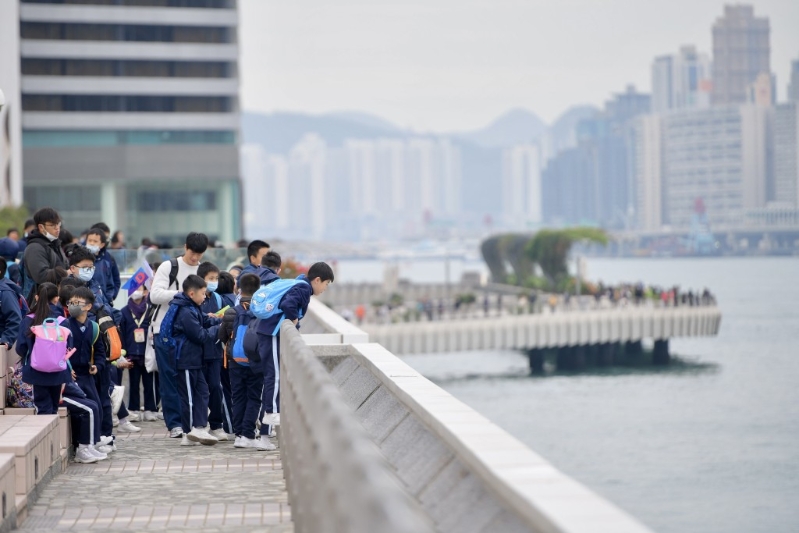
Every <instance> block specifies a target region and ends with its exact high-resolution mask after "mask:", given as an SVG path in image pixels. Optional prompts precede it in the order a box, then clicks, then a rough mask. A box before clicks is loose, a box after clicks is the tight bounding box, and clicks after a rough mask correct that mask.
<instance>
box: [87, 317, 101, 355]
mask: <svg viewBox="0 0 799 533" xmlns="http://www.w3.org/2000/svg"><path fill="white" fill-rule="evenodd" d="M91 324H92V357H91V359H90V360H89V366H94V343H96V342H97V339H98V338H99V337H100V326H98V325H97V322H95V321H94V320H92V321H91Z"/></svg>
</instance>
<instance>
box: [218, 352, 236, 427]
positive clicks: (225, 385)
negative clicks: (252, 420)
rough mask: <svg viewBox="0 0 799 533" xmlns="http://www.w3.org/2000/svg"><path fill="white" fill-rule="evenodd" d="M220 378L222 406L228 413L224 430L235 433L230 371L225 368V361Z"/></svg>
mask: <svg viewBox="0 0 799 533" xmlns="http://www.w3.org/2000/svg"><path fill="white" fill-rule="evenodd" d="M220 376H221V377H222V399H223V403H222V406H223V408H224V409H225V410H226V411H227V413H228V416H227V418H226V419H225V420H224V428H225V431H227V432H228V433H233V393H232V392H231V390H230V370H229V369H228V368H227V367H225V363H224V361H223V362H222V372H221V373H220Z"/></svg>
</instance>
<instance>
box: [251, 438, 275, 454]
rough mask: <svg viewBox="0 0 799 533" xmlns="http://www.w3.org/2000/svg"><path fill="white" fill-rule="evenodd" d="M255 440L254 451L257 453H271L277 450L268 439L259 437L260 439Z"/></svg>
mask: <svg viewBox="0 0 799 533" xmlns="http://www.w3.org/2000/svg"><path fill="white" fill-rule="evenodd" d="M254 440H255V449H256V450H258V451H259V452H273V451H275V450H277V446H275V445H274V444H272V443H271V442H269V439H268V438H265V437H261V438H260V439H254Z"/></svg>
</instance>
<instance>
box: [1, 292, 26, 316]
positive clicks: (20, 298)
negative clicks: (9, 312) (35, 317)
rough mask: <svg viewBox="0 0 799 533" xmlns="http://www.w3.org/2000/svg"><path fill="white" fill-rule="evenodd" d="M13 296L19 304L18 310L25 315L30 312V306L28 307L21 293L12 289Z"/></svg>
mask: <svg viewBox="0 0 799 533" xmlns="http://www.w3.org/2000/svg"><path fill="white" fill-rule="evenodd" d="M2 290H5V289H2ZM14 296H16V298H17V303H18V304H19V310H20V312H21V313H22V314H23V315H27V314H28V313H30V312H31V310H30V307H28V302H27V301H26V300H25V297H24V296H22V295H21V294H18V293H17V292H16V291H14Z"/></svg>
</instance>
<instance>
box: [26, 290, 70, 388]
mask: <svg viewBox="0 0 799 533" xmlns="http://www.w3.org/2000/svg"><path fill="white" fill-rule="evenodd" d="M51 309H52V306H51ZM58 316H63V315H51V317H52V318H58ZM32 325H33V317H30V316H27V315H26V316H24V317H23V318H22V325H21V326H20V328H19V335H17V346H16V348H17V353H18V354H19V356H20V357H21V358H22V381H24V382H25V383H27V384H29V385H33V386H34V387H35V386H36V385H39V386H42V387H54V386H56V385H61V384H62V383H69V382H71V381H72V374H70V372H69V368H67V369H66V370H63V371H61V372H39V371H38V370H36V369H34V368H33V367H32V366H31V364H30V363H31V362H30V357H28V353H29V352H30V351H31V350H32V349H33V343H34V342H35V340H36V339H35V338H34V337H33V336H31V335H29V333H30V330H31V326H32ZM62 325H63V326H66V321H65V322H63V323H62ZM67 344H68V345H69V346H70V347H71V346H72V336H71V335H70V337H69V340H68V341H67ZM71 362H72V359H70V363H71Z"/></svg>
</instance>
